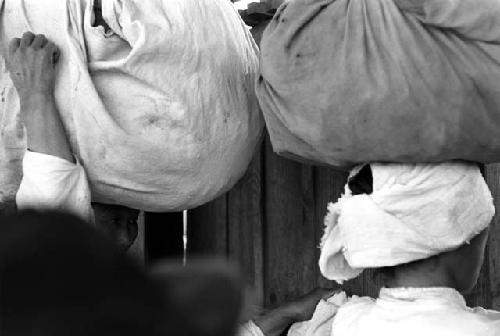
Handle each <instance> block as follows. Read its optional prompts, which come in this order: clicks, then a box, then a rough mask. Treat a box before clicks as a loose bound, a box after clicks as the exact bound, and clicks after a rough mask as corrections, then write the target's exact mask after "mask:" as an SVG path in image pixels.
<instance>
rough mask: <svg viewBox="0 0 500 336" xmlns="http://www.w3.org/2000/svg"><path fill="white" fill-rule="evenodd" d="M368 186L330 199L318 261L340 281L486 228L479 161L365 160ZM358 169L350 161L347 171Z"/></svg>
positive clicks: (457, 242) (486, 196)
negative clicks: (368, 169) (370, 183)
mask: <svg viewBox="0 0 500 336" xmlns="http://www.w3.org/2000/svg"><path fill="white" fill-rule="evenodd" d="M370 167H371V170H372V175H373V193H372V194H370V195H367V194H361V195H355V196H353V195H352V193H351V191H350V190H349V187H348V186H346V188H345V195H343V196H342V197H341V198H340V199H339V200H338V202H337V203H335V204H332V203H331V204H329V205H328V215H327V216H326V218H325V226H326V228H325V233H324V235H323V238H322V242H321V255H320V260H319V266H320V270H321V273H322V274H323V275H324V276H325V277H326V278H328V279H330V280H335V281H337V282H338V283H342V282H343V281H345V280H349V279H353V278H355V277H357V276H358V275H359V274H360V273H361V272H362V271H363V269H365V268H377V267H385V266H394V265H399V264H404V263H408V262H412V261H416V260H420V259H425V258H429V257H431V256H433V255H437V254H439V253H442V252H445V251H449V250H453V249H456V248H458V247H459V246H461V245H463V244H464V243H466V242H468V241H469V240H470V239H472V238H473V237H474V236H475V235H477V234H478V233H479V232H481V231H482V230H484V229H485V228H486V227H487V226H488V225H489V223H490V222H491V219H492V217H493V215H494V213H495V208H494V205H493V199H492V196H491V192H490V191H489V189H488V186H487V185H486V182H485V181H484V178H483V177H482V175H481V173H480V171H479V168H478V167H477V165H474V164H469V163H462V162H448V163H442V164H370ZM360 169H361V167H357V168H355V169H354V170H353V171H352V173H351V176H350V178H353V177H354V176H355V175H356V174H357V173H358V172H359V170H360Z"/></svg>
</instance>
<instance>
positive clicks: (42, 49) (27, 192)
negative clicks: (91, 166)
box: [7, 32, 93, 221]
mask: <svg viewBox="0 0 500 336" xmlns="http://www.w3.org/2000/svg"><path fill="white" fill-rule="evenodd" d="M58 59H59V51H58V49H57V47H56V46H55V45H54V44H53V43H51V42H49V41H48V40H47V39H46V38H45V37H44V36H43V35H35V34H33V33H31V32H27V33H25V34H24V35H23V37H22V38H20V39H13V40H12V41H11V43H10V46H9V54H8V59H7V67H8V70H9V73H10V76H11V78H12V81H13V83H14V86H15V87H16V90H17V93H18V96H19V100H20V109H21V110H20V114H21V119H22V121H23V123H24V125H25V127H26V131H27V140H28V148H29V149H30V151H27V152H26V154H25V156H24V158H23V179H22V181H21V185H20V186H19V190H18V192H17V195H16V203H17V206H18V208H19V209H42V210H43V209H55V210H60V211H65V212H70V213H73V214H75V215H78V216H80V217H81V218H83V219H84V220H86V221H93V212H92V208H91V205H90V189H89V186H88V181H87V176H86V174H85V171H84V169H83V167H82V166H81V165H80V164H79V163H78V162H76V160H75V158H74V157H73V154H72V152H71V148H70V145H69V141H68V138H67V136H66V133H65V130H64V127H63V123H62V121H61V118H60V115H59V112H58V111H57V108H56V104H55V99H54V88H55V70H56V69H55V67H56V64H57V61H58Z"/></svg>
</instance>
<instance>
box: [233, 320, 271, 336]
mask: <svg viewBox="0 0 500 336" xmlns="http://www.w3.org/2000/svg"><path fill="white" fill-rule="evenodd" d="M237 336H265V335H264V334H263V333H262V330H260V328H259V327H258V326H257V325H256V324H255V323H254V322H253V321H249V322H247V323H245V324H243V325H241V326H240V329H239V330H238V334H237Z"/></svg>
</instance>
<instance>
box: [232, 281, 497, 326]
mask: <svg viewBox="0 0 500 336" xmlns="http://www.w3.org/2000/svg"><path fill="white" fill-rule="evenodd" d="M367 335H369V336H403V335H404V336H422V335H425V336H498V335H500V312H497V311H492V310H486V309H483V308H474V309H472V308H469V307H467V306H466V304H465V300H464V298H463V296H462V295H460V293H458V292H457V291H456V290H454V289H452V288H393V289H388V288H384V289H382V290H381V291H380V295H379V298H378V299H372V298H369V297H357V296H353V297H351V298H347V297H346V294H345V293H344V292H342V293H339V294H337V295H335V296H334V297H332V298H330V299H328V300H327V301H324V300H322V301H321V302H320V303H319V304H318V306H317V307H316V311H315V312H314V314H313V317H312V318H311V320H309V321H306V322H302V323H296V324H294V325H293V326H292V327H291V328H290V330H289V332H288V336H367ZM238 336H264V335H263V334H262V331H261V330H260V329H259V328H258V327H257V326H255V324H254V323H253V322H249V323H247V324H246V325H245V326H244V327H243V328H242V329H241V330H240V333H239V335H238Z"/></svg>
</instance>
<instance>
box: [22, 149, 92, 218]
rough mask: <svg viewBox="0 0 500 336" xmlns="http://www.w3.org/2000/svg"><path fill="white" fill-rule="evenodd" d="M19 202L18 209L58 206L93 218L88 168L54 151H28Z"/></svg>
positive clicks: (60, 209)
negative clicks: (47, 153)
mask: <svg viewBox="0 0 500 336" xmlns="http://www.w3.org/2000/svg"><path fill="white" fill-rule="evenodd" d="M16 204H17V208H18V209H19V210H25V209H32V210H33V209H34V210H57V211H63V212H68V213H71V214H73V215H76V216H78V217H80V218H82V219H83V220H84V221H86V222H88V223H92V222H93V221H94V213H93V211H92V207H91V203H90V189H89V185H88V182H87V176H86V174H85V170H84V169H83V167H82V166H81V164H80V163H79V162H78V161H76V163H71V162H69V161H67V160H65V159H62V158H59V157H56V156H52V155H46V154H42V153H36V152H31V151H26V154H25V156H24V158H23V178H22V181H21V184H20V186H19V191H18V192H17V195H16Z"/></svg>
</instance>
